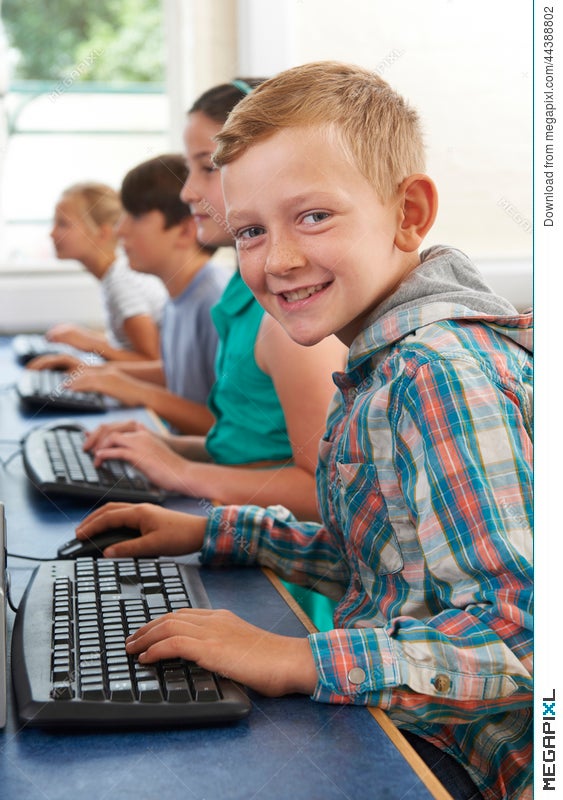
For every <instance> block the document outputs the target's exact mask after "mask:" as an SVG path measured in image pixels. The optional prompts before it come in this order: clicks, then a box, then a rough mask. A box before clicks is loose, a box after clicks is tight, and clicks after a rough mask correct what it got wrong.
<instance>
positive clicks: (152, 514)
mask: <svg viewBox="0 0 563 800" xmlns="http://www.w3.org/2000/svg"><path fill="white" fill-rule="evenodd" d="M206 523H207V519H206V518H205V517H198V516H195V515H193V514H185V513H183V512H181V511H170V510H169V509H166V508H161V507H160V506H156V505H153V504H152V503H106V505H104V506H102V507H101V508H97V509H96V510H95V511H93V512H92V513H91V514H88V516H87V517H85V518H84V519H83V520H82V522H81V523H80V524H79V525H78V526H77V527H76V537H77V539H91V538H94V537H95V536H96V534H97V533H101V532H102V531H106V530H108V529H109V528H121V527H126V528H135V529H136V530H138V531H140V533H141V536H140V537H139V538H138V539H130V540H128V541H123V542H119V543H118V544H115V545H112V546H111V547H108V548H106V550H105V551H104V555H105V556H107V557H109V558H136V557H139V556H161V555H165V556H178V555H185V554H188V553H194V552H197V551H198V550H201V547H202V545H203V537H204V534H205V526H206Z"/></svg>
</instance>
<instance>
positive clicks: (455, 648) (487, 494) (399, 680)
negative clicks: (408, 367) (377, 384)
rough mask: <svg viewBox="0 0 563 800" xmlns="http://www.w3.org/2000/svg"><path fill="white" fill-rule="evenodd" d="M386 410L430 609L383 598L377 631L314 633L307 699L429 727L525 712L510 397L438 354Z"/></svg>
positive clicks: (518, 471)
mask: <svg viewBox="0 0 563 800" xmlns="http://www.w3.org/2000/svg"><path fill="white" fill-rule="evenodd" d="M390 413H391V414H394V415H395V417H394V420H393V422H394V425H393V430H394V436H395V443H394V452H395V459H396V462H395V469H396V471H397V474H398V476H399V480H400V482H401V487H402V492H403V496H404V498H405V502H406V504H407V507H408V510H409V515H410V518H411V520H412V521H413V523H414V525H415V527H416V531H417V538H418V542H419V545H420V549H421V551H422V556H423V569H424V577H423V582H422V584H423V587H424V595H425V599H426V601H427V602H429V603H430V605H431V614H430V616H427V617H425V618H424V619H417V618H415V617H413V616H409V615H408V613H405V612H406V611H407V610H408V609H407V606H408V604H406V603H405V602H402V603H401V602H399V600H400V597H398V596H395V597H390V598H389V609H390V611H391V613H389V612H387V614H386V616H387V622H386V624H385V625H384V626H383V627H378V628H377V627H376V628H374V627H365V628H357V629H355V628H350V629H340V630H333V631H329V632H326V633H319V634H314V635H312V636H311V637H310V641H311V647H312V650H313V655H314V658H315V661H316V665H317V672H318V675H319V682H318V684H317V687H316V690H315V694H314V697H315V698H316V699H317V700H323V701H329V702H343V703H358V704H369V705H377V706H380V707H382V708H385V709H387V710H393V709H395V710H399V709H411V710H413V711H415V712H416V713H417V715H419V717H420V718H421V719H424V720H425V721H426V722H428V723H430V722H438V721H440V722H456V723H459V722H460V721H468V720H473V719H475V718H476V716H480V715H481V716H486V715H487V714H490V713H492V712H500V711H512V710H515V709H520V708H523V707H525V706H529V705H530V702H531V696H532V694H531V693H532V677H531V657H532V635H531V630H532V571H531V522H530V519H531V509H532V494H531V489H532V472H531V441H530V437H529V435H528V433H527V431H526V425H525V424H524V420H523V415H522V410H521V407H520V404H519V402H518V400H517V397H516V395H515V394H512V393H510V392H507V391H506V390H505V389H504V388H501V387H500V386H499V385H497V384H496V383H495V381H494V380H492V379H490V378H489V377H488V376H486V375H484V374H483V372H482V371H481V370H480V368H479V367H478V366H476V365H474V364H473V363H471V362H468V361H460V362H459V363H457V362H455V361H441V360H439V361H437V362H435V363H430V364H427V365H425V366H424V367H421V368H419V369H418V371H417V372H416V374H415V375H414V376H413V377H410V376H409V377H408V379H407V378H405V379H404V380H403V383H402V388H401V390H400V397H399V399H398V401H397V403H396V404H395V406H394V407H393V408H390ZM404 579H405V581H406V582H407V583H408V575H404ZM396 587H397V591H400V590H404V589H405V584H404V583H403V584H402V585H401V581H397V582H396ZM394 606H395V607H397V608H400V612H399V614H398V615H396V616H395V615H393V613H392V609H393V607H394ZM432 606H433V608H432ZM399 713H400V712H399Z"/></svg>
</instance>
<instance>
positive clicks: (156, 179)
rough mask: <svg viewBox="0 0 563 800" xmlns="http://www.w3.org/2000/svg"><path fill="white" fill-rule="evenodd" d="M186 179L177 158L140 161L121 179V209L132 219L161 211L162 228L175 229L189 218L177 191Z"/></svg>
mask: <svg viewBox="0 0 563 800" xmlns="http://www.w3.org/2000/svg"><path fill="white" fill-rule="evenodd" d="M187 177H188V168H187V167H186V164H185V161H184V157H183V156H182V155H180V154H177V153H165V154H164V155H161V156H156V157H155V158H150V159H149V160H148V161H143V162H142V163H141V164H138V165H137V166H136V167H133V169H131V170H129V172H128V173H127V175H126V176H125V177H124V178H123V182H122V184H121V202H122V204H123V208H124V209H125V211H127V212H128V213H129V214H131V215H132V216H133V217H140V216H141V215H142V214H146V213H147V212H149V211H161V212H162V214H163V215H164V219H165V226H164V227H165V228H171V227H173V226H174V225H178V224H179V223H180V222H182V220H184V219H185V218H186V217H189V216H190V214H191V212H190V207H189V206H188V205H187V204H186V203H184V202H182V200H180V191H181V189H182V186H183V185H184V183H185V182H186V179H187Z"/></svg>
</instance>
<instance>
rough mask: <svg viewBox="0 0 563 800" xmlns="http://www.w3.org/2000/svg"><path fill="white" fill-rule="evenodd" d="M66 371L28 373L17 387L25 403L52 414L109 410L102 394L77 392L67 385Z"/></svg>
mask: <svg viewBox="0 0 563 800" xmlns="http://www.w3.org/2000/svg"><path fill="white" fill-rule="evenodd" d="M68 381H69V376H68V374H67V373H66V372H61V371H59V370H52V369H42V370H31V369H28V370H25V372H24V373H23V374H22V375H21V377H20V379H19V380H18V382H17V384H16V390H17V392H18V395H19V397H20V400H21V402H22V403H23V404H24V405H26V406H30V407H32V408H35V409H37V408H39V409H41V408H44V409H46V410H49V411H53V410H58V411H82V412H88V413H92V412H95V413H97V412H102V411H107V404H106V399H105V396H104V395H103V394H100V393H99V392H76V391H73V390H72V389H71V388H69V386H68V385H67V383H68Z"/></svg>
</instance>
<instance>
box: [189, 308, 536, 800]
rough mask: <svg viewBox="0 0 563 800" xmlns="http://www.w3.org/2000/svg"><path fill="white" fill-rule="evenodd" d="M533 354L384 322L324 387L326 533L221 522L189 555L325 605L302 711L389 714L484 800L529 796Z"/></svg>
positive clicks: (446, 320) (511, 343)
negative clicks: (289, 585)
mask: <svg viewBox="0 0 563 800" xmlns="http://www.w3.org/2000/svg"><path fill="white" fill-rule="evenodd" d="M531 340H532V323H531V318H530V315H522V316H518V317H513V318H507V317H503V318H493V317H490V316H489V317H487V316H483V315H482V314H477V313H476V312H473V311H470V310H468V309H467V308H464V307H460V306H452V305H449V304H446V303H434V304H430V305H427V306H423V307H422V308H419V309H409V310H405V311H403V312H399V313H398V314H395V315H392V314H389V315H386V316H385V317H383V318H382V319H380V320H379V321H377V322H376V323H374V324H373V325H371V326H370V327H368V328H367V329H366V330H365V331H363V333H362V334H361V335H360V336H359V337H358V338H357V339H356V340H355V341H354V343H353V345H352V348H351V351H350V358H349V364H348V369H347V371H346V373H340V374H335V382H336V384H337V386H338V387H339V390H340V392H339V393H337V396H336V398H335V401H334V403H333V406H332V408H331V411H330V413H329V418H328V423H327V432H326V435H325V438H324V440H323V441H322V442H321V447H320V457H319V465H318V469H317V487H318V495H319V507H320V508H321V511H322V518H323V521H324V522H323V524H322V525H318V524H314V523H303V522H298V521H297V520H295V519H294V518H293V517H292V516H291V515H290V514H289V512H287V511H286V510H285V509H282V508H281V507H271V508H269V509H266V510H264V509H259V508H257V507H254V506H243V507H234V506H233V507H226V508H219V509H216V510H215V511H214V512H213V514H212V516H211V518H210V521H209V524H208V527H207V535H206V541H205V545H204V549H203V551H202V559H203V560H204V561H205V562H206V563H211V562H213V563H221V562H229V563H232V562H237V563H243V564H252V563H260V564H263V565H267V566H270V567H272V568H273V569H274V570H275V571H276V572H277V573H278V574H280V575H281V576H282V577H284V578H286V579H288V580H290V581H292V582H295V583H302V584H305V585H308V586H314V587H315V588H317V589H318V590H320V591H322V592H324V593H325V594H328V595H330V596H332V597H334V598H336V599H338V600H339V601H340V602H339V605H338V607H337V609H336V613H335V629H334V630H332V631H329V632H326V633H317V634H313V635H311V636H310V643H311V648H312V651H313V655H314V657H315V660H316V665H317V671H318V684H317V687H316V689H315V693H314V698H315V699H316V700H320V701H326V702H333V703H357V704H367V705H374V706H379V707H380V708H383V709H385V710H386V711H387V712H388V713H389V715H390V717H391V718H392V719H393V720H394V721H395V722H396V724H397V725H398V726H399V727H401V728H405V729H408V730H411V731H413V732H415V733H417V734H418V735H420V736H423V737H424V738H426V739H428V740H430V741H432V742H433V743H434V744H436V745H438V746H439V747H441V748H442V749H446V750H447V751H448V752H450V753H451V754H452V755H453V756H454V757H455V758H457V759H458V760H459V761H460V762H461V763H462V764H463V765H464V766H465V768H466V769H467V770H468V772H469V774H470V775H471V777H472V779H473V780H474V782H475V783H476V785H477V786H478V787H479V789H480V790H481V792H482V793H483V795H484V797H485V798H487V800H500V798H510V800H516V798H524V797H526V798H528V797H531V772H532V725H531V723H532V674H531V672H532V565H531V559H532V523H531V515H532V403H531V389H532V357H531V354H530V352H529V350H530V349H531Z"/></svg>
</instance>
